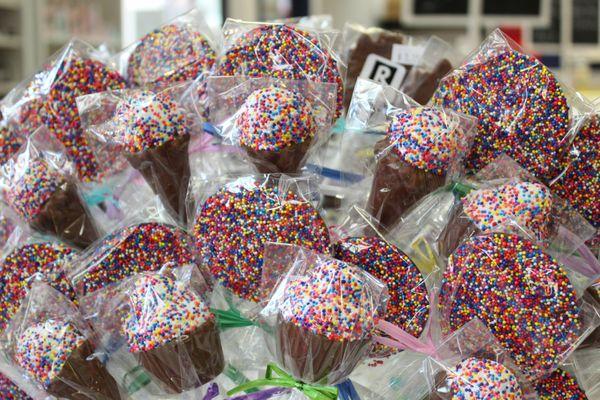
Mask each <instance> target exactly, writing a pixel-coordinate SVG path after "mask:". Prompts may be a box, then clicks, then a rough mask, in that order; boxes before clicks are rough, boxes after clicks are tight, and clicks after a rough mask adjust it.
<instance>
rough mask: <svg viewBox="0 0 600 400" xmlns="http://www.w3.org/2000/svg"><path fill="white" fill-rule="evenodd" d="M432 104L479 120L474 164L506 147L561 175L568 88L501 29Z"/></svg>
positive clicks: (537, 170) (537, 169)
mask: <svg viewBox="0 0 600 400" xmlns="http://www.w3.org/2000/svg"><path fill="white" fill-rule="evenodd" d="M432 104H434V105H438V106H443V107H446V108H452V109H454V110H457V111H459V112H463V113H466V114H469V115H473V116H475V117H477V119H478V120H479V123H478V127H477V131H478V133H477V135H476V137H475V141H474V143H473V147H472V149H471V152H470V153H469V155H468V157H467V158H466V160H465V161H466V162H465V165H466V166H467V168H468V169H469V170H474V171H478V170H480V169H481V168H483V167H485V166H486V165H487V164H488V163H489V162H491V161H492V160H493V159H495V158H496V157H497V156H498V155H499V154H500V153H506V154H508V155H509V156H510V157H511V158H513V159H514V160H515V161H517V162H518V163H519V164H520V165H521V166H523V167H524V168H526V169H527V170H528V171H530V172H532V173H534V174H535V175H536V176H537V177H538V178H542V179H549V178H553V177H554V176H556V173H557V171H558V170H559V167H560V165H559V159H560V158H559V155H560V152H561V148H562V146H564V145H565V144H566V143H568V140H567V136H568V130H569V113H570V109H569V105H568V104H567V95H566V92H565V90H563V88H562V87H561V85H560V83H559V82H558V81H557V80H556V78H555V77H554V75H553V74H552V73H551V72H550V70H549V69H547V68H546V67H545V66H544V65H543V64H542V63H541V62H539V61H538V60H537V59H535V58H534V57H532V56H529V55H527V54H524V53H523V51H522V50H521V49H520V48H518V46H517V45H516V44H515V43H513V42H512V41H510V39H508V38H507V37H506V36H505V35H504V34H503V33H502V32H501V31H500V30H499V29H498V30H495V31H494V32H492V33H491V34H490V36H488V38H487V39H486V40H485V41H484V42H483V43H482V44H481V46H480V47H479V48H478V49H476V50H475V51H474V52H473V53H472V54H471V55H470V56H469V57H467V59H466V60H465V61H464V62H463V64H462V65H461V66H460V67H459V68H458V69H456V70H454V71H452V72H451V73H450V74H449V75H447V76H446V77H445V78H444V79H442V81H441V83H440V86H439V88H438V90H437V91H436V93H435V95H434V97H433V99H432Z"/></svg>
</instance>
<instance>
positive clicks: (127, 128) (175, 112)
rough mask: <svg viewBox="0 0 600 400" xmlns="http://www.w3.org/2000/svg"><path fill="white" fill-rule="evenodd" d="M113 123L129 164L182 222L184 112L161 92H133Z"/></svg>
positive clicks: (185, 165) (186, 160)
mask: <svg viewBox="0 0 600 400" xmlns="http://www.w3.org/2000/svg"><path fill="white" fill-rule="evenodd" d="M114 123H115V125H116V127H117V128H116V132H117V136H118V140H119V141H120V142H121V144H122V145H123V146H124V150H125V155H126V157H127V160H128V161H129V163H130V164H131V165H132V166H133V167H134V168H135V169H136V170H138V171H139V172H140V173H141V174H142V175H143V176H144V179H145V180H146V182H147V183H148V184H149V185H150V187H151V188H152V190H153V191H154V192H155V193H156V194H157V195H159V196H160V197H161V199H162V201H163V203H165V205H167V206H168V207H170V208H171V209H172V210H173V211H175V212H177V213H178V215H179V216H180V218H181V219H182V221H185V206H184V204H183V201H184V199H185V193H186V192H187V186H188V182H189V178H190V163H189V157H188V146H189V142H190V134H189V128H188V125H187V119H186V116H185V112H184V110H183V109H182V108H181V106H180V105H179V104H177V102H176V101H175V100H174V99H173V98H172V97H171V96H170V95H169V94H167V93H165V92H160V93H152V92H149V91H142V90H134V91H132V92H131V93H129V92H128V93H127V95H126V98H125V99H124V101H122V102H120V103H119V104H118V105H117V109H116V112H115V116H114Z"/></svg>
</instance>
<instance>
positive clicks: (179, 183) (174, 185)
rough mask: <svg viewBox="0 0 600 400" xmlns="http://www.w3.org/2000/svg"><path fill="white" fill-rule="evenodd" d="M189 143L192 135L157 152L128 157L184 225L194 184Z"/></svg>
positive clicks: (158, 148) (147, 151)
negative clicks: (188, 199) (187, 197)
mask: <svg viewBox="0 0 600 400" xmlns="http://www.w3.org/2000/svg"><path fill="white" fill-rule="evenodd" d="M189 143H190V135H183V136H180V137H178V138H176V139H173V140H170V141H168V142H166V143H165V144H163V145H162V146H159V147H157V148H154V149H148V150H145V151H143V152H140V153H136V154H129V155H127V160H128V161H129V163H130V164H131V166H132V167H133V168H135V169H136V170H138V171H139V172H140V173H141V174H142V176H143V177H144V179H145V180H146V182H147V183H148V185H150V187H151V188H152V190H153V191H154V193H155V194H157V195H158V196H159V197H160V199H161V200H162V202H163V204H165V205H166V206H167V207H169V208H170V209H171V210H173V211H174V212H175V213H176V214H177V216H178V218H179V220H180V222H183V223H187V216H186V207H185V195H186V193H187V190H188V184H189V181H190V161H189V154H188V147H189Z"/></svg>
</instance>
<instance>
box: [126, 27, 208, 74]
mask: <svg viewBox="0 0 600 400" xmlns="http://www.w3.org/2000/svg"><path fill="white" fill-rule="evenodd" d="M215 58H216V55H215V51H214V50H213V49H212V48H211V47H210V44H209V43H208V42H207V41H206V39H205V38H204V36H203V35H202V34H200V32H198V31H196V30H194V29H192V27H191V26H186V25H175V24H170V25H165V26H163V27H161V28H159V29H155V30H154V31H152V32H150V33H148V34H147V35H146V36H144V37H143V38H142V40H140V42H139V44H138V45H137V46H136V48H135V50H134V51H133V52H132V53H131V56H130V57H129V63H128V65H127V80H128V83H129V84H130V85H131V86H146V85H148V84H154V83H161V82H162V83H164V82H183V81H191V80H194V79H196V78H197V77H198V76H200V75H201V74H207V73H208V72H209V71H210V70H211V68H212V66H213V64H214V62H215Z"/></svg>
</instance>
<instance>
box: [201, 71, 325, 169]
mask: <svg viewBox="0 0 600 400" xmlns="http://www.w3.org/2000/svg"><path fill="white" fill-rule="evenodd" d="M208 85H209V99H210V101H209V108H210V110H211V116H210V118H211V121H212V122H213V123H214V125H215V127H216V128H217V130H218V132H219V135H221V137H223V140H224V142H225V143H228V144H233V145H236V146H239V147H240V148H241V149H242V151H243V152H244V153H245V154H246V155H247V157H248V158H249V159H250V160H251V161H252V163H253V164H254V166H255V167H256V169H257V170H258V171H259V172H260V173H277V172H281V173H288V174H289V173H297V172H298V171H299V170H300V169H301V168H302V167H303V166H304V163H305V162H306V160H307V158H308V157H309V155H310V154H311V153H314V152H315V150H316V149H318V148H319V147H320V146H322V145H323V143H324V142H325V141H326V140H327V138H328V136H329V132H330V129H331V126H332V125H333V118H334V115H335V101H336V86H335V84H331V83H321V82H313V81H308V80H302V81H287V80H282V79H274V78H269V77H267V78H247V77H213V78H211V79H209V83H208Z"/></svg>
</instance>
